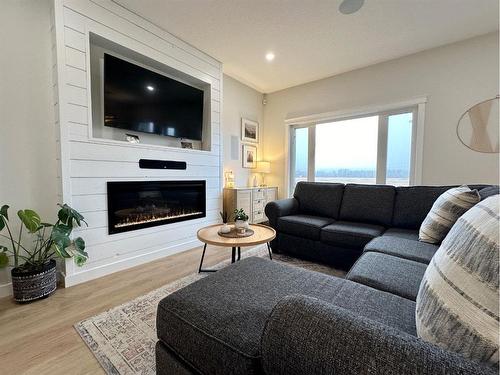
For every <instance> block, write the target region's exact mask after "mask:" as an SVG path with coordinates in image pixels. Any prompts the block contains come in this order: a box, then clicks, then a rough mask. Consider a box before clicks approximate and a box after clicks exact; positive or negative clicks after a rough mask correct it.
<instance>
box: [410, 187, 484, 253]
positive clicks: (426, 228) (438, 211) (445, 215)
mask: <svg viewBox="0 0 500 375" xmlns="http://www.w3.org/2000/svg"><path fill="white" fill-rule="evenodd" d="M480 199H481V198H480V197H479V193H478V191H477V190H471V189H469V187H468V186H465V185H464V186H460V187H456V188H452V189H449V190H446V191H445V192H444V193H443V194H441V195H440V196H439V197H438V199H436V201H435V202H434V204H433V205H432V208H431V210H430V211H429V213H428V214H427V216H426V217H425V219H424V221H423V222H422V225H421V226H420V231H419V233H418V239H419V240H420V241H423V242H428V243H440V242H441V241H442V240H443V239H444V238H445V237H446V235H447V234H448V232H449V231H450V229H451V227H452V226H453V224H455V222H456V221H457V220H458V218H459V217H460V216H462V215H463V214H464V213H465V212H467V210H468V209H470V208H471V207H472V206H474V205H475V204H476V203H477V202H479V201H480Z"/></svg>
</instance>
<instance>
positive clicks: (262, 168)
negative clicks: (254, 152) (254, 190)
mask: <svg viewBox="0 0 500 375" xmlns="http://www.w3.org/2000/svg"><path fill="white" fill-rule="evenodd" d="M255 172H257V173H260V174H261V176H262V181H261V184H260V186H261V187H266V186H267V185H266V181H265V175H266V174H268V173H271V163H270V162H268V161H258V162H257V170H256V171H255ZM255 186H256V185H255Z"/></svg>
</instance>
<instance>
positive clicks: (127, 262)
mask: <svg viewBox="0 0 500 375" xmlns="http://www.w3.org/2000/svg"><path fill="white" fill-rule="evenodd" d="M200 245H201V242H200V241H198V240H196V239H195V240H189V241H187V242H184V243H181V244H179V245H176V246H172V247H166V248H163V249H158V250H155V251H152V252H149V253H142V254H138V255H135V256H132V257H130V258H126V259H121V260H118V261H116V262H114V263H108V264H106V265H102V266H97V267H95V268H90V269H86V270H85V271H83V272H77V273H74V274H72V275H63V276H64V286H65V287H66V288H68V287H70V286H74V285H77V284H81V283H84V282H86V281H90V280H94V279H97V278H99V277H103V276H106V275H109V274H112V273H114V272H118V271H123V270H125V269H127V268H131V267H135V266H139V265H141V264H144V263H148V262H151V261H153V260H156V259H160V258H164V257H166V256H170V255H174V254H177V253H180V252H182V251H186V250H190V249H193V248H195V247H197V246H200Z"/></svg>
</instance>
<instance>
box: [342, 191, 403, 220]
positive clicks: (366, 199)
mask: <svg viewBox="0 0 500 375" xmlns="http://www.w3.org/2000/svg"><path fill="white" fill-rule="evenodd" d="M395 194H396V189H395V187H394V186H390V185H361V184H347V185H346V186H345V188H344V197H343V198H342V206H341V207H340V220H345V221H359V222H363V223H373V224H381V225H385V226H389V225H390V224H391V220H392V210H393V206H394V195H395Z"/></svg>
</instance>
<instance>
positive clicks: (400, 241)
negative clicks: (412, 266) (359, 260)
mask: <svg viewBox="0 0 500 375" xmlns="http://www.w3.org/2000/svg"><path fill="white" fill-rule="evenodd" d="M438 248H439V247H438V246H437V245H434V244H430V243H425V242H420V241H415V240H411V239H408V238H401V237H395V236H386V235H385V233H384V235H383V236H381V237H377V238H374V239H373V240H371V241H370V242H369V243H368V244H367V245H366V246H365V249H364V252H365V253H366V252H370V251H371V252H376V253H382V254H387V255H392V256H396V257H400V258H404V259H408V260H413V261H415V262H420V263H424V264H429V263H430V261H431V259H432V257H433V256H434V254H435V253H436V251H437V250H438Z"/></svg>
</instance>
